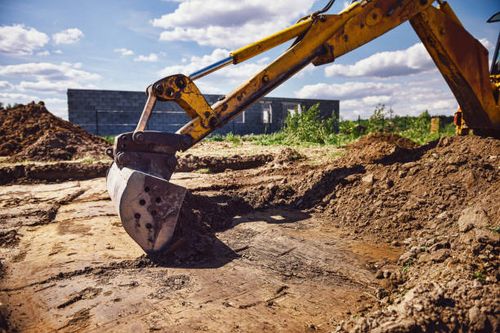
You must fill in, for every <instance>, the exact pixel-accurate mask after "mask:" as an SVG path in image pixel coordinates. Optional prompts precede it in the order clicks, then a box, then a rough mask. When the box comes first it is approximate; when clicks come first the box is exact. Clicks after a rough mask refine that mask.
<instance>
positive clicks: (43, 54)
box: [36, 50, 50, 57]
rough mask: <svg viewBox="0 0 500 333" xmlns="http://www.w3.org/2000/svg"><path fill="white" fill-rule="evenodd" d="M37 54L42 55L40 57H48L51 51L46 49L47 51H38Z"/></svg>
mask: <svg viewBox="0 0 500 333" xmlns="http://www.w3.org/2000/svg"><path fill="white" fill-rule="evenodd" d="M36 55H37V56H40V57H46V56H49V55H50V52H49V51H47V50H45V51H41V52H38V53H37V54H36Z"/></svg>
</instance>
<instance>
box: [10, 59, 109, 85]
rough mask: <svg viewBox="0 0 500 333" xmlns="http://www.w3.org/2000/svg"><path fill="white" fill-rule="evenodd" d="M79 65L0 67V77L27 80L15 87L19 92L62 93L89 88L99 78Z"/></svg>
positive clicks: (45, 63)
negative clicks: (68, 90)
mask: <svg viewBox="0 0 500 333" xmlns="http://www.w3.org/2000/svg"><path fill="white" fill-rule="evenodd" d="M81 67H82V65H81V64H80V63H66V62H63V63H61V64H53V63H48V62H40V63H25V64H19V65H7V66H0V76H4V77H11V78H14V79H19V78H27V80H23V81H21V82H20V83H18V84H17V85H16V89H18V90H19V91H28V90H31V91H45V92H64V91H66V89H68V88H91V87H94V85H93V84H92V82H94V81H97V80H99V79H100V78H101V76H100V75H98V74H96V73H91V72H87V71H84V70H82V69H81Z"/></svg>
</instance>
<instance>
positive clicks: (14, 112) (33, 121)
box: [0, 102, 109, 161]
mask: <svg viewBox="0 0 500 333" xmlns="http://www.w3.org/2000/svg"><path fill="white" fill-rule="evenodd" d="M0 136H1V137H2V143H0V156H9V157H10V160H12V161H23V160H32V161H61V160H64V161H67V160H76V159H81V158H85V157H90V158H97V159H102V158H104V157H105V150H106V148H107V147H108V146H109V144H108V143H107V142H106V141H105V140H104V139H101V138H99V137H96V136H93V135H91V134H89V133H87V132H86V131H84V130H83V129H82V128H80V127H78V126H76V125H74V124H72V123H70V122H67V121H65V120H62V119H60V118H58V117H56V116H54V115H53V114H51V113H50V112H49V111H47V109H46V108H45V106H44V104H43V102H40V103H38V104H35V103H34V102H32V103H30V104H27V105H19V106H17V107H15V108H12V109H7V110H2V111H0Z"/></svg>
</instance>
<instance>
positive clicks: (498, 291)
mask: <svg viewBox="0 0 500 333" xmlns="http://www.w3.org/2000/svg"><path fill="white" fill-rule="evenodd" d="M261 158H262V157H256V158H255V160H259V161H261V160H260V159H261ZM241 160H242V163H241V164H238V157H237V156H233V157H232V158H230V159H229V162H227V164H226V165H225V166H224V167H221V168H219V169H217V168H211V166H210V165H211V164H210V163H211V161H210V159H208V160H207V158H201V157H200V158H197V157H193V156H187V157H185V162H184V164H181V169H180V170H184V171H188V170H194V169H196V168H200V169H208V170H209V171H210V172H208V173H206V172H201V173H200V172H196V173H182V172H179V173H176V174H175V175H174V178H173V179H172V182H174V183H177V184H179V185H182V186H185V187H187V188H189V189H190V193H189V194H188V195H187V198H186V201H185V203H184V206H183V208H182V212H181V217H180V227H179V228H178V229H177V231H176V236H175V237H176V238H175V239H176V241H175V243H174V245H173V249H172V250H173V251H170V252H167V253H164V254H161V255H158V256H156V257H146V256H144V255H143V254H142V252H141V251H140V249H139V248H138V247H137V246H136V245H135V244H134V243H133V241H131V239H130V238H129V237H128V236H127V235H126V233H125V231H124V230H123V229H122V228H121V226H120V223H119V221H118V219H117V217H116V216H115V213H114V209H113V207H112V205H111V203H110V202H109V200H108V199H107V194H106V191H105V185H104V179H102V178H101V179H95V180H89V181H83V182H66V183H60V184H45V185H36V186H34V185H12V186H2V187H0V221H2V224H1V228H0V254H1V255H2V258H3V260H2V261H1V262H2V267H3V271H4V274H3V279H2V280H1V281H0V288H1V294H0V301H1V302H2V303H3V304H4V307H3V308H2V309H3V310H4V311H2V312H1V313H3V314H4V315H5V316H6V317H7V318H8V322H7V323H8V325H10V328H14V329H18V330H19V331H27V332H31V331H33V332H44V331H55V330H59V331H63V332H73V331H128V330H134V331H137V332H142V331H185V332H194V331H217V332H254V331H270V332H273V331H279V332H305V331H309V332H312V331H318V332H331V331H341V332H342V331H346V332H429V331H448V332H495V331H499V330H500V326H499V325H500V323H499V321H498V318H499V310H498V309H500V306H499V305H500V304H499V302H500V287H499V285H498V279H499V277H500V275H499V271H498V268H499V267H498V254H499V253H498V249H499V242H500V236H499V225H498V224H499V221H500V201H498V200H497V198H498V196H499V195H500V178H499V176H500V174H499V173H500V141H499V140H495V139H489V138H479V137H455V138H444V139H441V140H440V141H438V142H433V143H430V144H428V145H425V146H417V145H415V144H414V143H412V142H410V141H408V140H405V139H403V138H400V137H398V136H394V135H384V134H381V135H372V136H369V137H365V138H363V139H361V140H360V141H358V142H356V143H354V144H352V145H351V146H349V147H348V148H347V151H346V152H345V153H344V154H343V155H342V156H341V157H339V158H337V159H336V160H334V161H333V162H329V163H327V164H325V163H322V162H321V161H317V160H310V159H308V157H307V156H304V155H302V154H299V153H297V152H296V151H294V150H291V149H286V150H283V152H282V153H280V154H277V155H275V156H274V157H272V158H269V159H264V160H265V162H259V163H257V162H255V161H254V160H252V158H248V161H250V162H248V161H247V160H244V159H241ZM190 163H191V164H190ZM252 163H256V164H252ZM193 165H196V166H193ZM214 165H215V164H214ZM228 165H229V166H231V167H228ZM201 166H203V167H201ZM182 168H184V169H182Z"/></svg>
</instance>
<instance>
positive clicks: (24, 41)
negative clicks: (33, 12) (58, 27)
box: [0, 24, 49, 55]
mask: <svg viewBox="0 0 500 333" xmlns="http://www.w3.org/2000/svg"><path fill="white" fill-rule="evenodd" d="M48 41H49V36H47V35H46V34H44V33H43V32H40V31H38V30H36V29H35V28H30V27H26V26H24V25H22V24H15V25H10V26H1V27H0V52H1V53H6V54H11V55H31V54H33V52H34V51H35V50H37V49H40V48H42V47H43V46H45V44H47V43H48Z"/></svg>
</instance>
